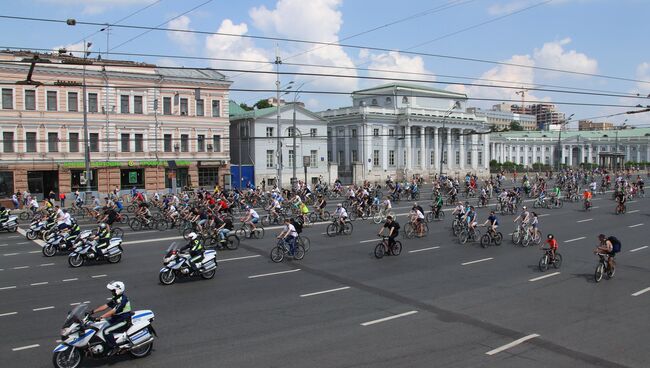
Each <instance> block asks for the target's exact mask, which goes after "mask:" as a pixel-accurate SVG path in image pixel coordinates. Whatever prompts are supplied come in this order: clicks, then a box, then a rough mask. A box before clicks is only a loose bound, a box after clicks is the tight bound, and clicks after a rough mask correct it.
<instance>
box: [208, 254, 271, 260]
mask: <svg viewBox="0 0 650 368" xmlns="http://www.w3.org/2000/svg"><path fill="white" fill-rule="evenodd" d="M257 257H261V256H260V255H259V254H256V255H254V256H245V257H235V258H224V259H217V262H228V261H238V260H240V259H249V258H257Z"/></svg>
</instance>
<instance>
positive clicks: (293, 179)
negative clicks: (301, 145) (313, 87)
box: [291, 82, 305, 187]
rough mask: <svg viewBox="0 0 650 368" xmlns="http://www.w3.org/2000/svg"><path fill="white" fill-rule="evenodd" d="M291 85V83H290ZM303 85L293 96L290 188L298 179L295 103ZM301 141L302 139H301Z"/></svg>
mask: <svg viewBox="0 0 650 368" xmlns="http://www.w3.org/2000/svg"><path fill="white" fill-rule="evenodd" d="M292 83H293V82H292ZM304 85H305V83H302V84H301V85H300V86H298V88H296V89H295V92H294V95H293V134H292V136H293V137H292V138H293V175H292V176H291V186H292V187H293V186H294V185H295V182H296V181H298V178H297V177H296V153H297V151H296V131H297V130H296V101H297V100H298V96H300V90H301V88H302V86H304ZM301 141H302V139H301Z"/></svg>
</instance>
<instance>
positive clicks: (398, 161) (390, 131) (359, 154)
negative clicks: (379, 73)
mask: <svg viewBox="0 0 650 368" xmlns="http://www.w3.org/2000/svg"><path fill="white" fill-rule="evenodd" d="M466 102H467V96H466V95H464V94H458V93H452V92H448V91H443V90H437V89H432V88H428V87H424V86H419V85H409V84H399V83H398V84H387V85H382V86H378V87H375V88H370V89H365V90H360V91H355V92H353V94H352V103H353V105H352V106H350V107H344V108H338V109H334V110H327V111H323V112H321V113H320V116H322V117H323V118H324V119H327V120H328V128H327V136H328V151H327V152H328V154H327V158H328V161H330V162H331V163H332V166H333V167H334V166H336V171H337V173H338V178H339V179H340V180H341V181H343V182H344V183H352V182H355V183H358V182H361V181H363V180H369V181H371V182H372V181H383V180H385V178H386V177H387V176H388V175H390V176H391V177H393V178H399V179H402V178H411V177H413V176H414V175H418V176H422V177H425V178H427V179H428V178H429V177H431V176H433V175H434V174H437V173H438V172H439V171H441V170H442V171H443V172H444V173H446V174H450V175H460V174H461V173H462V174H464V173H466V172H479V173H480V172H487V170H488V169H489V166H488V164H489V160H488V159H487V158H488V155H489V152H488V147H489V138H490V137H489V135H488V134H483V133H487V132H489V126H488V125H487V121H486V119H485V118H481V117H478V116H476V115H475V114H472V113H468V112H464V109H465V104H466ZM441 166H442V169H441Z"/></svg>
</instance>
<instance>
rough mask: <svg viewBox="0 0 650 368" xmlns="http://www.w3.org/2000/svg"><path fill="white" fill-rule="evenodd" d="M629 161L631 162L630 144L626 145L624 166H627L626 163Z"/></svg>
mask: <svg viewBox="0 0 650 368" xmlns="http://www.w3.org/2000/svg"><path fill="white" fill-rule="evenodd" d="M627 161H630V145H629V144H627V145H625V159H624V160H623V164H625V162H627Z"/></svg>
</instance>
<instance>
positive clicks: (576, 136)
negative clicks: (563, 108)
mask: <svg viewBox="0 0 650 368" xmlns="http://www.w3.org/2000/svg"><path fill="white" fill-rule="evenodd" d="M619 155H621V156H623V157H622V158H621V160H620V161H624V162H630V161H631V162H637V163H639V162H644V163H648V162H650V128H628V129H621V130H594V131H562V132H560V131H535V132H506V133H492V134H491V135H490V159H491V160H496V161H497V162H499V163H504V162H514V163H516V164H519V165H524V166H525V167H532V165H533V164H535V163H540V164H546V165H551V166H553V167H554V168H555V167H557V165H558V161H559V163H561V164H563V165H568V166H573V167H577V166H579V165H580V164H585V163H587V164H597V165H600V166H604V167H608V168H614V165H615V162H613V161H611V160H610V158H611V157H613V156H619ZM620 164H621V162H619V163H618V165H620ZM619 167H620V166H619Z"/></svg>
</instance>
